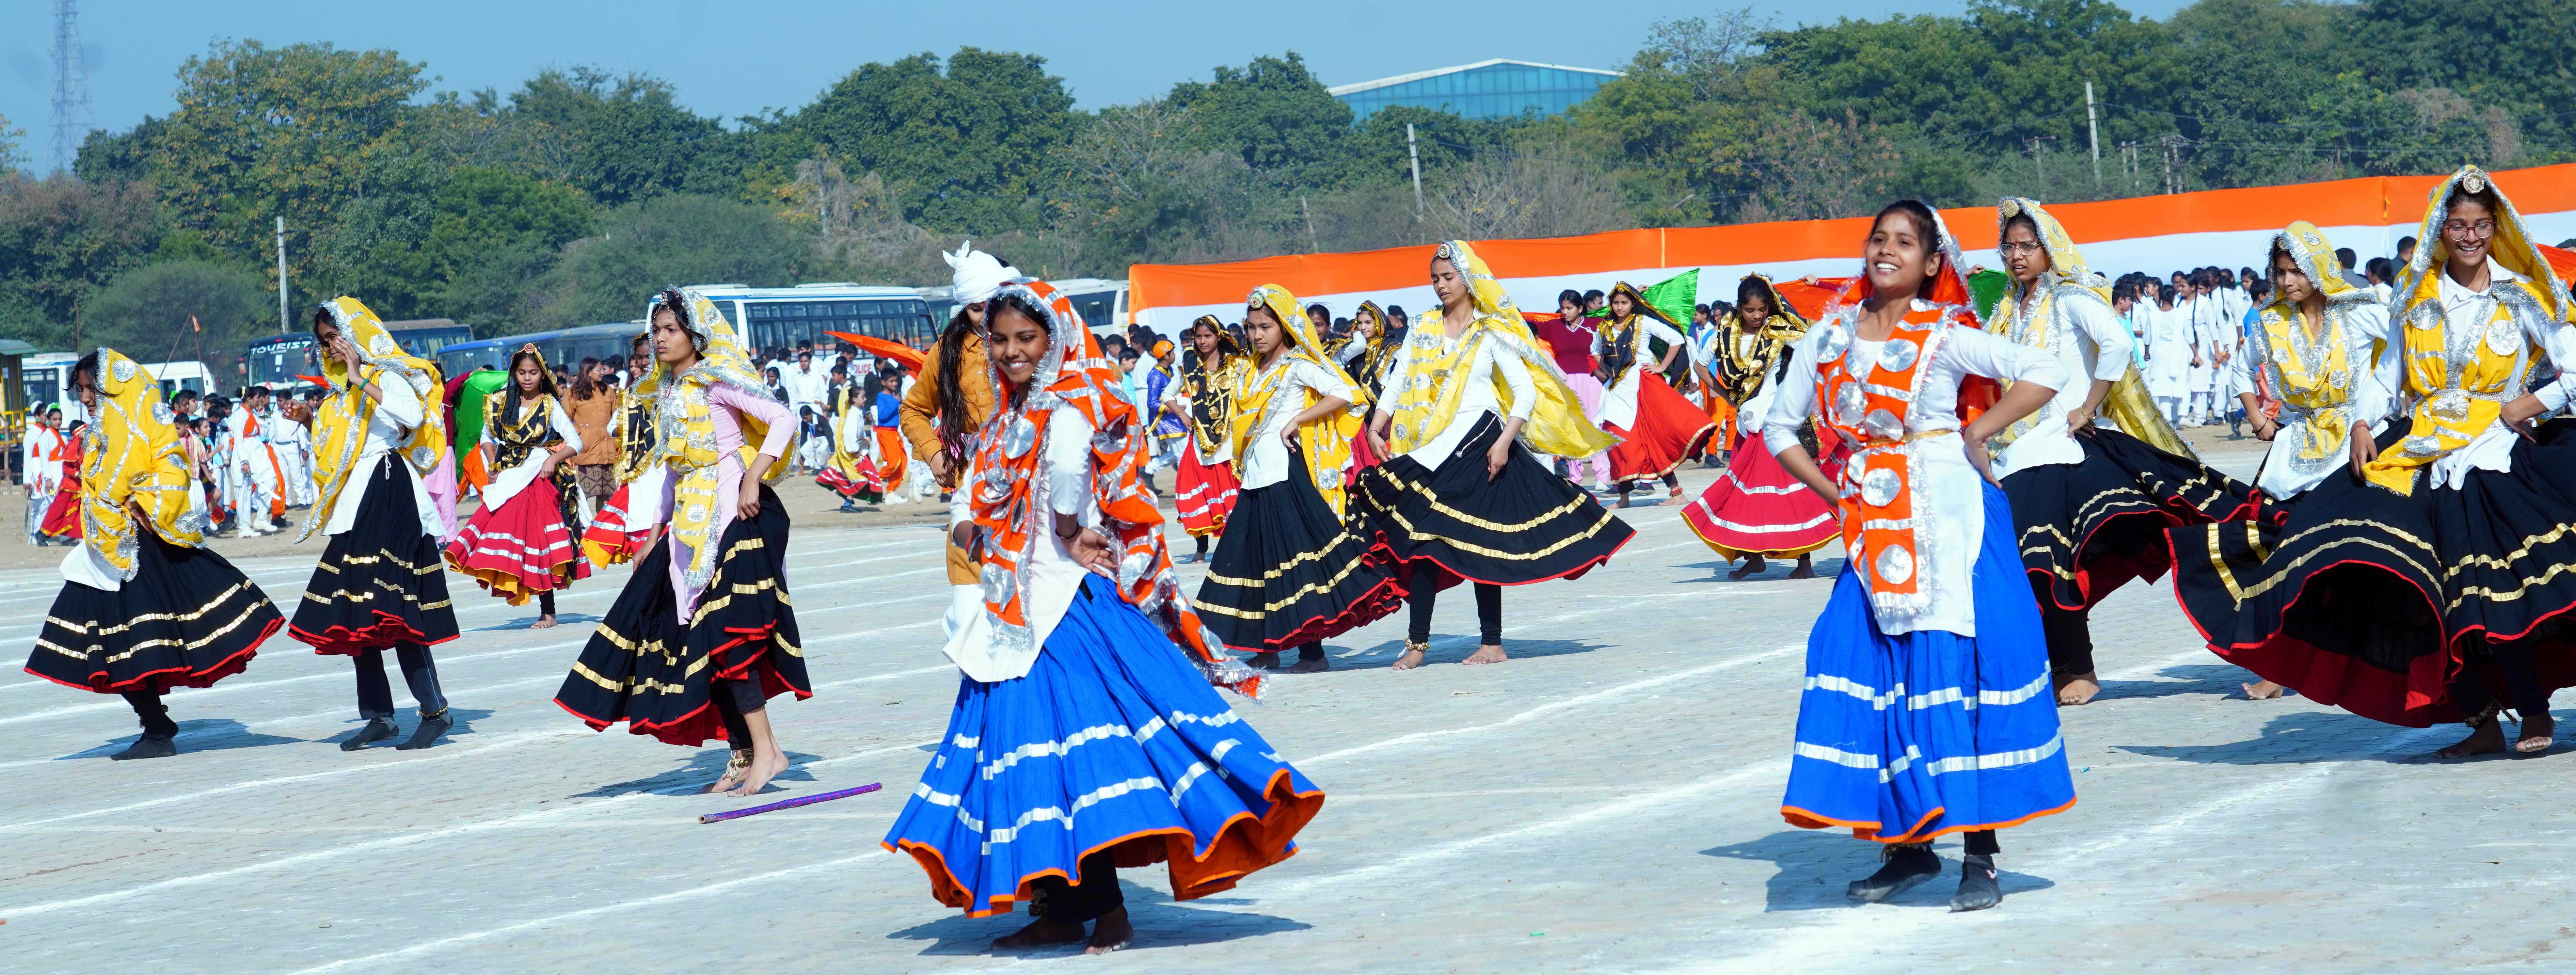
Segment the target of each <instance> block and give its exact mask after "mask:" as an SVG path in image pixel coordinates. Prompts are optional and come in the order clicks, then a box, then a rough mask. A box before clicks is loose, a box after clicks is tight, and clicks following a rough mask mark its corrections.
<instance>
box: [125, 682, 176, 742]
mask: <svg viewBox="0 0 2576 975" xmlns="http://www.w3.org/2000/svg"><path fill="white" fill-rule="evenodd" d="M125 703H126V704H128V705H131V706H132V707H133V708H134V716H135V717H137V718H141V719H143V737H145V738H154V739H159V740H162V741H168V740H170V739H171V738H174V737H177V736H178V734H179V723H178V722H176V721H172V720H170V705H168V704H166V703H164V702H163V701H162V700H161V693H160V692H159V691H141V690H137V691H126V692H125Z"/></svg>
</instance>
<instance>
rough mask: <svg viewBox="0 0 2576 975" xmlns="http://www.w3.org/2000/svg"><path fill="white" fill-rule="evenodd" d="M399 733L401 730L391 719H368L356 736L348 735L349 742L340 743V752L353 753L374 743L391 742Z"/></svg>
mask: <svg viewBox="0 0 2576 975" xmlns="http://www.w3.org/2000/svg"><path fill="white" fill-rule="evenodd" d="M401 733H402V729H401V728H399V727H396V726H395V725H394V719H392V718H368V719H367V726H366V727H364V728H360V729H358V733H357V734H354V735H350V736H349V740H347V741H344V742H341V743H340V750H341V751H344V752H354V751H357V750H358V749H361V748H365V747H367V746H368V745H371V744H374V743H376V742H380V741H389V740H392V738H393V736H395V735H398V734H401Z"/></svg>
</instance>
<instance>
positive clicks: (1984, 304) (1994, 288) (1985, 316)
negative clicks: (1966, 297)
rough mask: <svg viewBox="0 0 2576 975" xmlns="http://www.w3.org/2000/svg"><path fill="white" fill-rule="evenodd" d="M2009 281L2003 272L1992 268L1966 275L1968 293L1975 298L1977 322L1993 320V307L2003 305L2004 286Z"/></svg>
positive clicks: (2009, 278)
mask: <svg viewBox="0 0 2576 975" xmlns="http://www.w3.org/2000/svg"><path fill="white" fill-rule="evenodd" d="M2011 281H2012V279H2011V277H2009V276H2007V275H2006V274H2004V272H2002V271H1997V270H1994V269H1992V268H1988V269H1986V270H1983V271H1979V272H1977V273H1975V274H1971V275H1968V293H1969V294H1971V295H1974V296H1976V299H1977V302H1976V303H1977V320H1978V321H1981V322H1991V321H1994V320H1995V306H1996V305H2000V304H2003V301H2004V286H2005V285H2006V284H2009V283H2011Z"/></svg>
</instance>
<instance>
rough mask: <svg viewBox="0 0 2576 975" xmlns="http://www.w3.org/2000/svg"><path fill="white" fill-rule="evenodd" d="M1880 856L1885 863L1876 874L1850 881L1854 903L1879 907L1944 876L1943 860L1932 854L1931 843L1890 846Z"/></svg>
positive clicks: (1850, 892) (1850, 891)
mask: <svg viewBox="0 0 2576 975" xmlns="http://www.w3.org/2000/svg"><path fill="white" fill-rule="evenodd" d="M1879 855H1880V856H1881V857H1882V858H1884V859H1885V861H1886V862H1885V863H1883V864H1881V865H1880V866H1879V868H1878V872H1877V873H1874V874H1870V875H1869V876H1868V877H1865V878H1863V879H1860V880H1855V881H1852V882H1851V887H1850V888H1849V890H1848V893H1849V894H1850V895H1851V899H1852V900H1853V902H1855V903H1860V904H1876V903H1878V902H1880V901H1883V900H1886V899H1888V898H1890V897H1894V896H1896V895H1898V894H1902V893H1904V892H1905V891H1906V890H1907V889H1909V888H1911V887H1913V886H1914V885H1915V884H1919V883H1922V882H1924V881H1926V880H1930V879H1932V878H1934V877H1938V876H1940V875H1941V858H1940V857H1937V856H1934V855H1933V854H1932V847H1931V845H1930V844H1911V843H1897V844H1890V845H1889V846H1888V848H1887V849H1885V850H1883V851H1880V854H1879Z"/></svg>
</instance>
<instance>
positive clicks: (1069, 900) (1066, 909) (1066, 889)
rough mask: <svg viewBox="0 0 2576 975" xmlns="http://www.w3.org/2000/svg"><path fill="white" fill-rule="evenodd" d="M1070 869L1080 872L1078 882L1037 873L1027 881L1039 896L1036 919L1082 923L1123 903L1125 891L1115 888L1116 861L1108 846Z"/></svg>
mask: <svg viewBox="0 0 2576 975" xmlns="http://www.w3.org/2000/svg"><path fill="white" fill-rule="evenodd" d="M1074 869H1075V870H1076V871H1078V872H1080V873H1081V874H1082V882H1081V883H1078V884H1077V883H1067V882H1066V881H1065V879H1064V878H1062V877H1040V878H1038V879H1036V880H1035V881H1032V882H1030V886H1031V887H1034V888H1036V889H1037V892H1038V894H1039V896H1041V897H1043V898H1045V899H1044V900H1043V901H1040V902H1039V905H1038V910H1037V915H1038V919H1039V920H1043V921H1053V922H1055V923H1058V924H1082V923H1085V922H1088V921H1096V920H1099V919H1100V916H1101V915H1103V914H1107V913H1109V912H1111V911H1114V910H1117V909H1119V908H1121V907H1125V906H1127V895H1126V893H1125V892H1123V891H1121V890H1119V889H1118V863H1117V861H1116V860H1114V859H1112V858H1111V857H1110V855H1109V851H1108V850H1102V851H1100V852H1098V853H1094V854H1092V855H1090V856H1087V857H1083V858H1082V862H1081V863H1079V864H1076V865H1075V867H1074Z"/></svg>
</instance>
